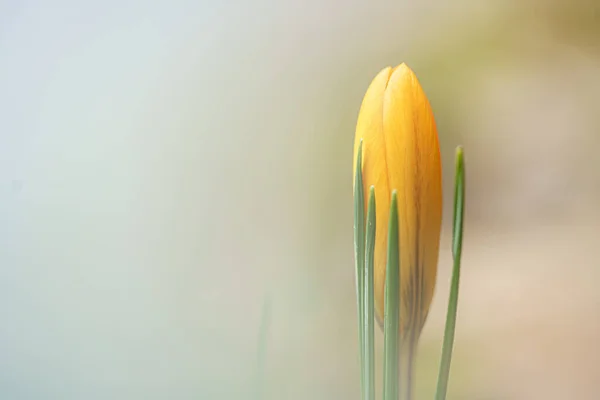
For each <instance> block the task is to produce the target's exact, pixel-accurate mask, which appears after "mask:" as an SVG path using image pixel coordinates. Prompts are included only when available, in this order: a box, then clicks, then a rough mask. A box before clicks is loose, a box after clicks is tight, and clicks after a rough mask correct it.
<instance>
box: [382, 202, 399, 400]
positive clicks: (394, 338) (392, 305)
mask: <svg viewBox="0 0 600 400" xmlns="http://www.w3.org/2000/svg"><path fill="white" fill-rule="evenodd" d="M397 203H398V200H397V193H396V191H395V190H394V191H393V192H392V201H391V206H390V218H389V228H388V252H387V265H386V276H385V300H384V320H383V321H384V330H383V335H384V337H383V340H384V355H383V357H384V360H383V364H384V365H383V399H384V400H398V386H399V384H401V382H400V383H399V382H398V376H399V368H398V365H399V355H400V354H399V351H398V350H399V347H398V341H399V338H398V335H399V330H398V327H399V318H400V304H399V303H400V297H399V295H398V292H399V288H400V252H399V248H398V243H399V242H398V235H399V230H398V223H399V222H398V205H397Z"/></svg>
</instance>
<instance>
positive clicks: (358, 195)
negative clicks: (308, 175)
mask: <svg viewBox="0 0 600 400" xmlns="http://www.w3.org/2000/svg"><path fill="white" fill-rule="evenodd" d="M355 173H356V176H355V179H354V262H355V267H356V274H355V275H356V302H357V311H358V341H359V357H360V388H361V399H362V400H367V397H366V380H367V370H366V369H365V340H364V335H363V326H364V324H365V318H364V314H365V313H364V292H365V288H364V267H365V216H364V213H365V197H364V193H363V192H364V189H363V179H362V140H361V142H360V145H359V147H358V155H357V158H356V171H355Z"/></svg>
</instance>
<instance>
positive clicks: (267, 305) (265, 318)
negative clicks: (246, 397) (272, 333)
mask: <svg viewBox="0 0 600 400" xmlns="http://www.w3.org/2000/svg"><path fill="white" fill-rule="evenodd" d="M270 322H271V299H270V297H269V296H267V298H266V299H265V302H264V303H263V309H262V318H261V322H260V330H259V334H258V351H257V357H256V399H257V400H260V399H263V398H264V393H265V387H264V386H265V360H266V355H267V334H268V332H269V324H270Z"/></svg>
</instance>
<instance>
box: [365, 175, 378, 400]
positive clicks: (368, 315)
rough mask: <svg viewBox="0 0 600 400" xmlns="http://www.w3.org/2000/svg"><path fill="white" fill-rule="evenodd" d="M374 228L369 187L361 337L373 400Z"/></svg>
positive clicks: (372, 195)
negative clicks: (362, 338)
mask: <svg viewBox="0 0 600 400" xmlns="http://www.w3.org/2000/svg"><path fill="white" fill-rule="evenodd" d="M375 230H376V209H375V188H374V187H373V186H371V188H370V189H369V205H368V208H367V232H366V243H365V249H366V251H365V276H364V288H365V289H364V290H365V292H364V295H363V299H364V302H365V304H364V318H365V320H364V321H363V322H364V324H363V329H364V331H363V337H364V342H365V343H364V344H365V349H364V354H365V361H364V364H365V365H364V368H365V370H366V374H367V375H366V376H365V391H364V392H365V394H366V396H367V399H369V400H375V293H374V287H373V277H374V264H375Z"/></svg>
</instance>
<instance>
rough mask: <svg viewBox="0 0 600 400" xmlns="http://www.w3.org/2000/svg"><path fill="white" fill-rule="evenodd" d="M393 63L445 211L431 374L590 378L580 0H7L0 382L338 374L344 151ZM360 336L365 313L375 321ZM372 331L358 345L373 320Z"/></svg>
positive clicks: (0, 2) (588, 149)
mask: <svg viewBox="0 0 600 400" xmlns="http://www.w3.org/2000/svg"><path fill="white" fill-rule="evenodd" d="M400 62H407V63H408V64H409V65H410V66H411V67H412V68H413V69H414V71H415V72H416V74H417V75H418V77H419V79H420V81H421V84H422V86H423V87H424V89H425V91H426V93H427V94H428V96H429V98H430V101H431V103H432V106H433V109H434V111H435V115H436V119H437V122H438V128H439V134H440V139H441V143H442V152H443V158H444V177H445V182H444V185H445V189H446V192H445V193H446V196H445V200H446V204H445V210H446V213H445V221H444V223H445V225H444V226H445V231H444V234H443V238H442V248H443V250H442V253H441V256H440V257H441V261H440V267H439V269H440V272H439V281H438V288H437V292H436V297H435V300H434V304H433V310H432V312H431V316H430V318H429V320H428V323H427V325H426V329H425V332H424V336H423V339H422V346H421V353H420V359H419V360H420V361H419V375H418V386H419V395H420V396H419V399H421V398H423V399H431V393H432V382H433V380H434V378H435V376H436V369H437V363H438V357H439V350H440V347H441V333H442V327H443V320H444V314H445V307H446V301H447V294H448V280H449V271H450V259H451V257H450V252H449V240H450V238H449V230H448V227H449V222H450V218H449V216H450V213H449V212H448V211H449V210H450V207H451V195H450V193H451V187H452V179H453V164H452V162H453V155H454V147H455V146H456V145H458V144H464V146H465V151H466V161H467V179H468V198H467V201H468V211H467V219H466V226H467V228H466V234H465V235H466V236H465V245H464V262H463V280H462V289H461V296H460V306H459V315H458V328H457V342H456V347H455V358H454V363H453V368H452V375H451V382H450V395H449V399H461V400H492V399H494V400H495V399H524V400H534V399H577V400H580V399H598V398H600V347H599V345H598V341H599V339H600V291H599V290H598V285H599V284H600V207H599V204H600V155H599V154H600V151H599V149H600V3H598V2H597V1H595V0H589V1H585V0H562V1H560V0H555V1H543V0H512V1H480V0H457V1H450V2H448V1H444V0H426V1H416V0H415V1H412V0H411V1H408V0H402V1H399V0H397V1H394V2H372V1H356V0H350V1H342V0H307V1H291V0H283V1H276V0H256V1H242V0H229V1H227V0H226V1H216V0H212V1H184V0H178V1H134V0H126V1H116V0H105V1H92V2H90V1H88V2H76V1H74V0H55V1H42V0H37V1H36V0H31V1H25V0H23V1H13V0H0V398H2V399H6V400H13V399H14V400H17V399H19V400H20V399H27V400H28V399H44V400H46V399H61V400H62V399H65V400H70V399H86V400H93V399H117V400H120V399H123V400H130V399H249V398H251V397H252V395H253V393H254V389H255V384H254V379H255V375H256V365H257V360H256V349H257V346H258V338H259V331H260V325H261V312H262V310H263V303H264V302H265V299H267V298H270V300H271V303H270V304H271V307H270V311H269V315H270V321H271V323H270V325H269V329H268V336H267V338H268V343H267V350H266V364H265V373H266V387H265V398H267V399H358V379H357V378H358V375H359V372H358V364H357V334H356V317H355V300H354V290H355V289H354V271H353V247H352V197H351V196H352V189H351V176H352V171H351V164H352V162H351V157H352V156H351V152H352V144H353V140H354V138H353V135H354V125H355V122H356V117H357V112H358V108H359V106H360V102H361V100H362V95H363V94H364V92H365V90H366V88H367V86H368V84H369V82H370V81H371V79H372V78H373V77H374V76H375V75H376V73H377V72H378V71H379V70H380V69H381V68H383V67H385V66H387V65H395V64H399V63H400ZM378 335H379V333H378ZM380 339H381V338H380V337H378V345H381V340H380Z"/></svg>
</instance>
